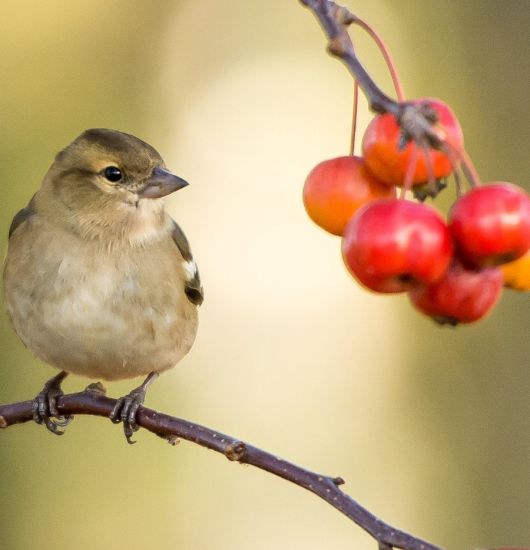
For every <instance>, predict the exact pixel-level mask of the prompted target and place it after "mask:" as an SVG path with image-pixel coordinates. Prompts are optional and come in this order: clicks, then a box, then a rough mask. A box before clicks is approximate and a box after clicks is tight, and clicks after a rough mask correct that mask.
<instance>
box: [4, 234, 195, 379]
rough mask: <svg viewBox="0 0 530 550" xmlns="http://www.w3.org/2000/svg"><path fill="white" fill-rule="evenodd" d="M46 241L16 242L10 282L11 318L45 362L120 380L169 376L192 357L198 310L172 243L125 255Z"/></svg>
mask: <svg viewBox="0 0 530 550" xmlns="http://www.w3.org/2000/svg"><path fill="white" fill-rule="evenodd" d="M13 237H17V235H16V234H15V235H13ZM39 240H41V239H40V238H38V237H37V238H35V239H34V240H33V242H32V243H30V244H29V245H27V246H26V245H25V244H24V242H23V243H22V246H19V244H20V243H17V241H16V240H15V241H14V242H13V249H14V251H13V253H11V250H9V251H8V255H7V259H6V266H5V276H4V284H5V295H6V306H7V310H8V313H9V315H10V317H11V319H12V321H13V324H14V326H15V330H16V331H17V332H18V334H19V336H20V337H21V339H22V341H23V342H24V343H25V344H26V346H27V347H28V348H30V349H31V350H32V351H33V352H34V354H35V355H36V356H37V357H39V358H40V359H42V360H43V361H45V362H47V363H49V364H51V365H53V366H55V367H57V368H60V369H63V370H66V371H68V372H73V373H75V374H79V375H83V376H88V377H90V378H102V379H104V380H119V379H124V378H133V377H136V376H141V375H145V374H148V373H149V372H152V371H160V372H161V371H164V370H167V369H169V368H171V367H173V366H174V365H175V364H176V363H178V361H179V360H180V359H181V358H182V357H183V356H184V355H185V354H186V353H187V352H188V351H189V349H190V347H191V345H192V344H193V341H194V339H195V333H196V329H197V310H196V307H195V306H193V305H192V304H191V303H190V302H189V300H188V299H187V297H186V295H185V294H184V285H183V280H184V277H185V274H184V266H183V264H182V258H181V257H180V253H179V252H178V249H177V247H176V246H175V245H174V243H173V242H172V241H171V239H170V238H168V239H167V240H163V241H160V242H156V243H151V244H150V246H145V247H130V246H122V247H117V248H116V247H115V248H106V247H104V246H101V244H100V243H98V242H77V241H75V240H71V241H70V242H69V243H68V242H66V243H65V242H63V246H59V245H58V243H56V242H55V243H53V242H52V243H50V242H48V243H45V242H40V243H38V242H35V241H39ZM24 241H27V239H24ZM10 248H11V243H10ZM22 274H25V275H24V276H22Z"/></svg>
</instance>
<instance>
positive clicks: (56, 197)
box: [38, 129, 188, 233]
mask: <svg viewBox="0 0 530 550" xmlns="http://www.w3.org/2000/svg"><path fill="white" fill-rule="evenodd" d="M186 185H188V184H187V182H186V181H184V180H183V179H182V178H179V177H178V176H176V175H174V174H172V173H171V172H169V171H168V170H167V169H166V165H165V163H164V161H163V159H162V157H161V156H160V154H159V153H158V152H157V151H156V150H155V149H154V148H153V147H151V145H149V144H148V143H146V142H144V141H142V140H141V139H138V138H137V137H135V136H132V135H130V134H125V133H123V132H118V131H116V130H107V129H91V130H86V131H85V132H83V133H82V134H81V135H80V136H79V137H78V138H77V139H76V140H74V141H73V142H72V143H71V144H70V145H68V146H67V147H66V148H65V149H63V150H62V151H60V152H59V153H58V154H57V155H56V157H55V161H54V163H53V164H52V166H51V168H50V170H49V171H48V173H47V174H46V177H45V178H44V181H43V184H42V189H41V192H40V193H39V195H40V197H38V198H40V200H39V202H41V203H44V207H45V208H46V206H50V207H53V209H54V211H55V213H54V214H52V215H53V216H54V217H62V218H64V221H68V223H69V224H71V223H73V224H74V225H75V226H76V227H77V228H78V229H83V228H86V230H87V231H90V232H91V233H97V232H98V231H99V230H101V229H102V228H105V227H107V226H112V227H113V228H114V229H116V228H117V226H118V225H122V226H125V227H124V231H128V230H130V229H128V227H132V228H134V227H133V226H135V225H138V224H140V223H141V224H144V225H145V224H146V223H156V222H157V221H160V220H162V218H163V214H164V210H163V205H162V203H161V201H159V200H156V199H160V198H162V197H165V196H166V195H169V194H170V193H173V192H174V191H177V190H178V189H182V188H183V187H185V186H186ZM150 220H151V221H150Z"/></svg>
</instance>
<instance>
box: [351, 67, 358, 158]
mask: <svg viewBox="0 0 530 550" xmlns="http://www.w3.org/2000/svg"><path fill="white" fill-rule="evenodd" d="M358 110H359V83H358V82H357V79H356V78H354V79H353V115H352V123H351V141H350V155H351V156H353V155H354V153H355V134H356V132H357V112H358Z"/></svg>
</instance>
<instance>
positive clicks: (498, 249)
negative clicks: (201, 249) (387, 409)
mask: <svg viewBox="0 0 530 550" xmlns="http://www.w3.org/2000/svg"><path fill="white" fill-rule="evenodd" d="M402 105H403V107H404V109H403V111H402V112H403V115H402V116H401V117H400V119H399V120H398V119H397V118H396V116H395V115H394V114H391V113H385V114H380V115H376V116H375V117H374V119H373V120H372V121H371V123H370V125H369V126H368V128H367V130H366V133H365V134H364V137H363V141H362V156H361V157H359V156H353V155H350V156H347V157H339V158H335V159H331V160H327V161H324V162H322V163H321V164H319V165H318V166H316V167H315V168H314V169H313V170H312V171H311V173H310V174H309V176H308V177H307V180H306V182H305V185H304V191H303V200H304V205H305V208H306V210H307V212H308V214H309V216H310V217H311V219H312V220H313V221H314V222H315V223H317V224H318V225H319V226H321V227H322V228H324V229H325V230H326V231H329V232H330V233H332V234H334V235H339V236H342V254H343V259H344V262H345V264H346V266H347V268H348V270H349V271H350V273H351V274H352V275H353V277H354V278H355V279H356V280H357V281H358V282H359V283H361V284H362V285H363V286H364V287H366V288H367V289H369V290H371V291H374V292H380V293H396V292H408V295H409V297H410V301H411V303H412V304H413V306H414V307H415V308H417V309H418V310H419V311H421V312H422V313H424V314H426V315H428V316H430V317H432V318H433V319H435V320H436V321H438V322H440V323H450V324H453V325H454V324H457V323H470V322H473V321H477V320H479V319H481V318H483V317H484V316H485V315H486V314H487V313H488V312H489V311H490V310H491V309H492V308H493V306H494V305H495V303H496V302H497V301H498V299H499V297H500V295H501V293H502V290H503V287H504V286H507V287H510V288H514V289H518V290H528V289H530V252H528V251H529V249H530V196H529V195H528V194H527V193H526V192H525V191H523V190H522V189H521V188H519V187H517V186H515V185H513V184H511V183H504V182H494V183H491V184H487V185H481V184H480V182H479V181H478V177H476V174H475V172H474V169H473V168H472V165H471V162H470V160H469V158H468V157H467V155H466V153H465V150H464V140H463V134H462V130H461V128H460V124H459V123H458V120H457V118H456V116H455V115H454V114H453V112H452V111H451V109H450V108H449V107H448V106H447V105H446V104H444V103H442V102H441V101H439V100H436V99H420V100H415V101H408V102H402ZM460 168H461V169H462V171H463V173H464V174H465V175H466V176H467V177H468V179H469V180H470V184H471V189H470V190H469V191H467V192H465V193H463V192H462V189H461V185H460V175H459V169H460ZM451 174H452V175H454V178H455V181H456V183H457V189H458V198H457V199H456V201H455V202H454V204H453V205H452V207H451V209H450V211H449V214H448V216H447V221H446V220H444V218H443V217H442V215H441V214H440V213H439V212H438V211H437V210H436V209H435V208H434V207H432V206H430V205H427V204H425V202H423V200H425V198H427V197H431V198H434V197H435V196H436V195H437V193H438V192H440V191H441V190H442V189H443V188H444V187H445V180H446V178H447V177H448V176H449V175H451ZM397 188H401V191H400V196H399V198H398V196H397V195H398V193H397ZM407 191H412V192H413V194H414V198H415V199H416V200H409V199H408V198H407V196H408V195H409V193H407ZM418 199H419V200H418Z"/></svg>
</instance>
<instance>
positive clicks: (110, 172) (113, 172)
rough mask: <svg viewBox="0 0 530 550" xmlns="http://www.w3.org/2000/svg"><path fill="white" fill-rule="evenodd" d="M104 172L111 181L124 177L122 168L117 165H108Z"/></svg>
mask: <svg viewBox="0 0 530 550" xmlns="http://www.w3.org/2000/svg"><path fill="white" fill-rule="evenodd" d="M103 174H104V175H105V177H106V178H107V179H108V180H109V181H112V182H116V181H120V180H121V178H122V177H123V174H122V173H121V170H120V169H119V168H118V167H117V166H107V168H105V171H104V172H103Z"/></svg>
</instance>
